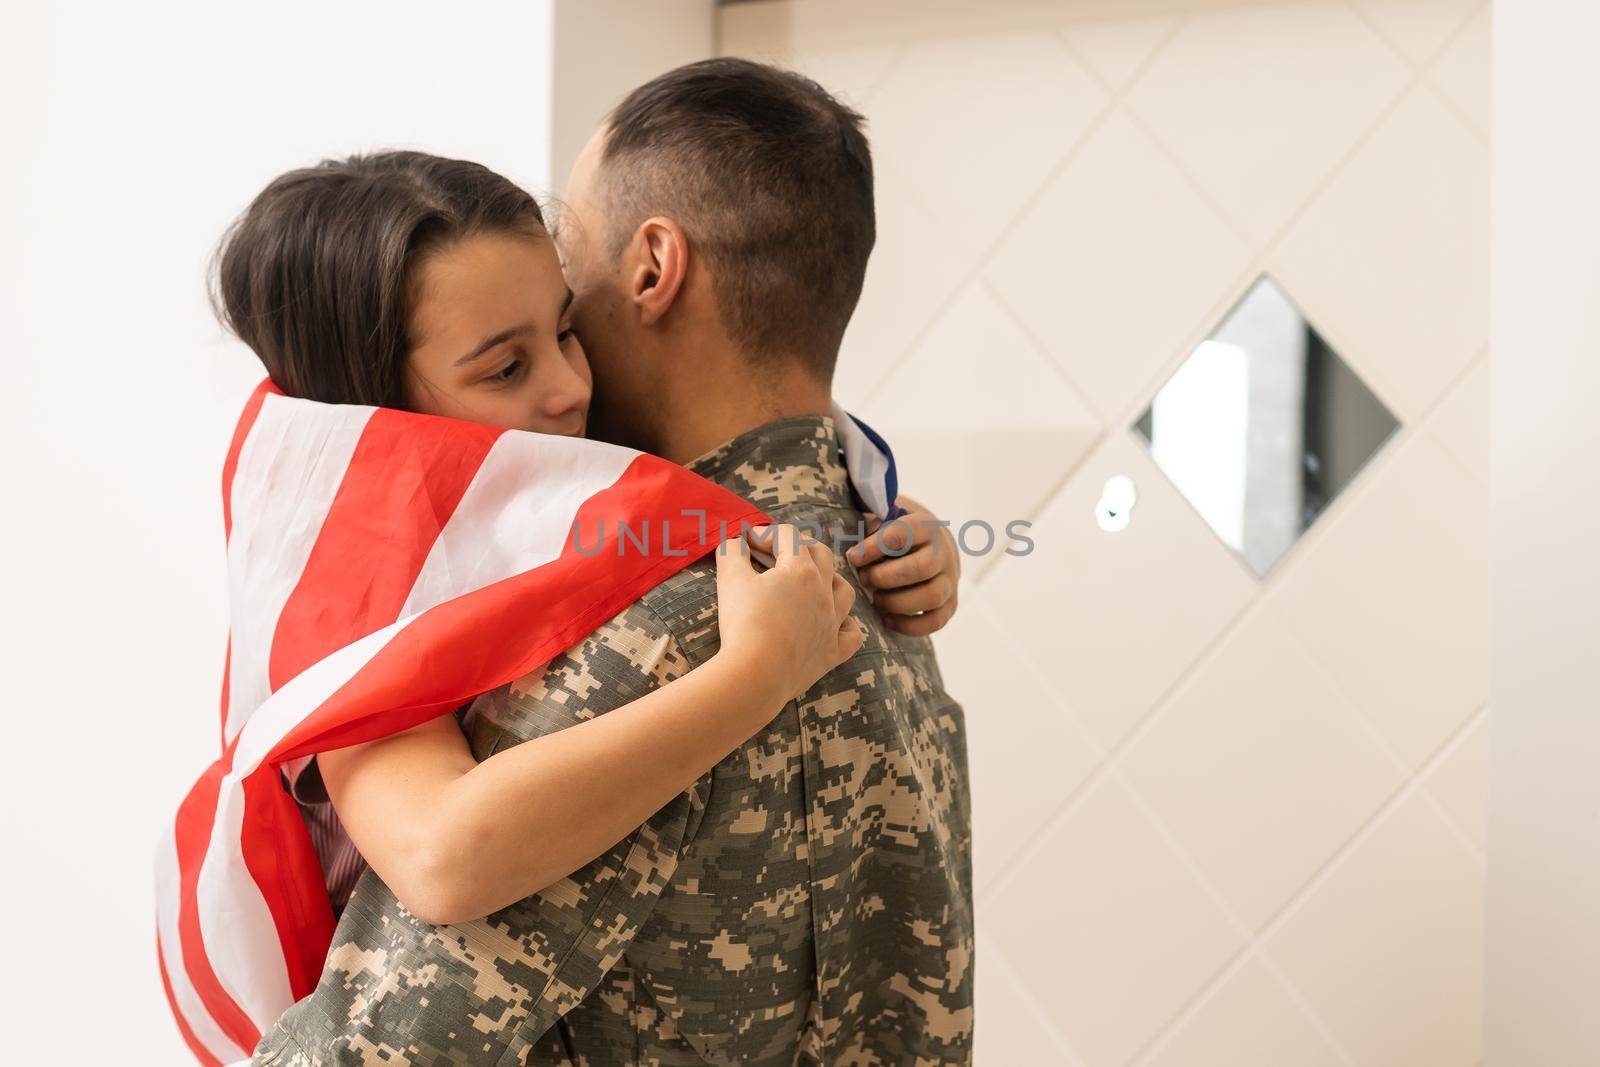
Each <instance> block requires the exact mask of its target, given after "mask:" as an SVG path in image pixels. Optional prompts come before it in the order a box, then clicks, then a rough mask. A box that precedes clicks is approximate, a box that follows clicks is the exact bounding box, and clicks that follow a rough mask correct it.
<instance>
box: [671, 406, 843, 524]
mask: <svg viewBox="0 0 1600 1067" xmlns="http://www.w3.org/2000/svg"><path fill="white" fill-rule="evenodd" d="M687 466H688V468H689V469H690V470H692V471H694V472H695V473H696V474H698V475H700V476H702V477H704V478H707V479H709V480H710V481H713V482H716V483H717V484H718V485H721V486H724V487H726V488H728V489H731V490H733V491H734V492H735V493H738V494H739V495H740V496H742V497H744V498H745V499H746V500H748V501H750V502H751V503H752V504H754V505H756V506H757V507H759V508H761V509H762V510H763V511H772V510H773V509H775V508H782V507H787V506H788V505H791V504H799V503H807V504H821V505H826V506H832V507H843V508H855V507H856V506H857V505H856V503H855V498H854V496H853V495H852V492H851V489H850V477H849V474H848V473H847V472H846V470H845V466H844V457H843V456H842V454H841V453H840V450H839V438H838V435H837V434H836V433H835V432H834V428H833V419H831V418H830V417H828V416H827V415H798V416H795V417H794V418H790V419H780V420H779V421H777V422H769V423H767V424H766V425H765V426H759V427H757V428H756V429H754V430H750V431H748V432H746V433H742V434H740V435H739V436H738V437H735V438H734V439H733V440H731V441H729V442H727V443H726V444H723V445H721V446H719V447H717V448H714V449H712V450H711V451H710V452H707V453H706V454H705V455H703V456H701V457H700V458H698V459H696V460H693V461H691V462H690V463H689V464H687Z"/></svg>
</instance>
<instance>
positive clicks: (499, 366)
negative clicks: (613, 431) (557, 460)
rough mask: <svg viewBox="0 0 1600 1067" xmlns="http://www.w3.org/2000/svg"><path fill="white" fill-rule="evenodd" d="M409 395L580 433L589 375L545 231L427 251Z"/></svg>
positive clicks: (545, 429)
mask: <svg viewBox="0 0 1600 1067" xmlns="http://www.w3.org/2000/svg"><path fill="white" fill-rule="evenodd" d="M412 283H413V284H412V289H411V294H412V295H411V320H410V334H411V337H412V339H413V344H412V349H411V354H410V356H409V357H407V359H406V366H405V373H404V401H405V406H406V408H407V409H408V410H411V411H419V412H422V413H424V414H428V415H444V416H447V417H449V418H453V419H466V420H468V421H471V422H482V423H488V424H489V425H492V426H504V427H507V428H509V429H513V430H533V431H536V432H538V433H553V434H562V435H564V436H569V437H577V436H581V435H582V434H583V432H584V427H585V425H586V423H587V421H588V414H589V394H590V391H591V385H592V380H591V378H590V375H589V361H588V359H586V358H585V357H584V354H583V347H582V346H581V345H579V344H578V340H577V338H576V337H574V336H573V334H572V324H571V322H570V320H569V314H570V306H571V303H572V291H571V290H570V289H568V288H567V283H566V279H565V278H563V277H562V274H561V261H560V259H559V258H558V257H557V255H556V250H555V245H554V244H553V243H552V242H551V241H550V239H549V238H548V237H532V236H524V235H519V234H510V233H491V234H479V235H475V236H472V237H466V238H463V239H461V240H459V241H455V242H453V243H451V244H449V245H447V246H445V247H444V248H442V249H440V250H438V251H436V252H434V253H432V254H429V255H427V256H425V257H424V258H423V259H422V261H421V263H420V264H419V265H418V267H417V269H416V274H415V276H414V278H413V279H412Z"/></svg>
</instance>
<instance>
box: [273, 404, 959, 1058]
mask: <svg viewBox="0 0 1600 1067" xmlns="http://www.w3.org/2000/svg"><path fill="white" fill-rule="evenodd" d="M837 447H838V446H837V440H836V438H835V437H834V435H833V433H832V430H831V425H830V423H829V421H828V420H826V419H823V418H820V417H809V418H799V419H789V420H785V421H783V422H780V423H774V424H772V425H769V426H767V427H763V428H762V429H760V430H756V431H753V432H751V433H749V434H745V435H743V436H741V437H740V438H738V439H736V440H735V441H733V442H730V443H729V444H728V445H726V446H724V447H723V448H722V449H719V450H718V451H717V452H716V453H713V454H712V455H710V456H707V457H704V458H703V459H701V460H699V461H697V462H696V463H694V464H692V465H691V467H692V469H695V470H697V471H699V472H700V473H702V474H704V475H705V476H706V477H708V478H710V479H711V480H712V481H716V482H719V483H720V484H723V485H725V486H727V487H729V488H731V489H733V490H734V491H735V492H738V493H740V494H741V495H744V496H746V497H747V498H749V499H750V500H752V501H753V502H754V503H756V504H757V505H759V506H761V507H762V508H763V509H764V510H766V511H767V512H768V513H769V514H771V515H773V517H774V518H777V519H779V520H780V521H786V522H794V523H797V524H800V525H801V526H802V527H806V526H810V527H811V528H812V529H814V530H818V531H820V536H822V537H823V539H825V540H826V539H828V538H830V537H832V536H833V531H835V530H839V529H843V530H845V531H847V532H849V533H854V532H855V531H856V529H857V523H858V522H859V520H860V512H859V511H858V510H856V505H855V504H854V503H853V502H852V498H851V493H850V490H849V487H848V481H847V479H846V476H845V472H844V470H843V467H842V466H841V465H840V463H839V459H838V455H837ZM685 521H694V520H693V519H686V520H685ZM713 571H714V569H713V567H712V564H711V562H710V561H702V562H700V563H697V564H695V565H693V566H691V567H689V568H687V569H686V570H684V571H683V572H681V573H680V574H679V575H677V576H675V577H673V578H672V579H669V580H668V581H667V582H664V583H663V584H662V585H660V586H658V587H657V588H656V589H654V590H652V591H651V592H650V593H649V594H647V595H646V596H645V597H644V598H642V599H641V600H640V601H639V602H638V603H636V604H634V605H632V606H631V607H630V608H629V609H628V610H627V611H625V612H623V613H622V614H621V615H619V616H617V618H615V619H613V620H612V621H611V622H610V623H608V624H607V625H606V626H605V627H603V628H602V629H601V630H599V631H597V632H596V633H595V634H594V635H592V636H591V637H590V638H589V639H588V640H586V641H585V642H584V643H583V644H582V645H581V646H580V647H579V648H576V649H574V650H573V651H572V652H570V653H568V654H567V655H566V656H563V657H561V658H560V659H558V660H556V661H555V662H553V663H552V664H551V665H550V666H549V667H548V668H547V669H546V670H545V671H543V672H538V673H536V674H535V675H533V676H530V677H529V678H527V679H523V680H521V681H519V682H517V683H513V684H512V685H510V686H507V687H505V688H503V689H501V690H497V691H496V692H494V693H491V694H486V695H485V696H484V697H482V698H480V700H479V701H478V703H477V704H476V705H475V707H474V715H473V716H472V718H471V720H470V722H471V728H470V734H471V739H472V743H473V747H474V750H475V752H476V754H477V755H478V757H479V758H480V759H481V758H486V757H487V756H488V755H490V754H492V753H493V752H494V751H496V750H498V749H500V748H504V747H506V746H508V745H512V744H516V743H519V742H521V741H523V740H528V739H531V738H534V737H538V736H541V735H543V734H548V733H551V732H554V731H555V730H559V729H562V728H564V727H566V726H570V725H572V724H574V723H575V722H578V721H582V720H583V719H586V718H589V717H591V716H593V715H597V714H603V713H604V712H606V711H609V710H612V709H613V708H616V707H620V706H622V705H623V704H626V703H628V702H629V701H631V700H634V699H637V698H638V697H639V696H641V695H643V694H644V693H645V692H648V691H649V690H650V689H652V688H655V687H656V686H658V685H660V684H664V683H665V682H666V681H670V680H671V678H674V677H677V676H679V675H681V674H683V673H685V672H686V671H688V670H689V669H692V668H693V667H694V666H697V665H699V664H700V663H703V662H704V661H705V660H706V659H708V658H709V657H710V656H711V655H712V654H713V653H714V652H715V651H716V648H717V627H716V588H715V582H714V577H713ZM856 617H857V619H858V621H859V622H860V623H861V624H862V628H863V631H864V633H865V636H866V641H865V644H864V646H863V648H862V649H861V651H860V652H859V653H857V654H856V655H855V656H854V657H852V658H851V659H850V660H849V661H848V662H846V663H845V664H843V665H842V666H840V667H839V668H838V669H836V670H835V671H833V672H832V673H830V674H829V675H828V676H826V677H824V678H823V679H822V680H821V681H819V682H818V683H817V684H816V685H815V686H813V687H812V689H810V690H809V691H808V692H807V693H806V694H804V695H803V696H802V697H801V698H800V699H799V700H797V701H793V702H791V703H790V704H789V705H787V706H786V707H785V708H784V709H783V711H782V712H780V713H779V715H778V716H777V717H776V718H774V719H773V720H772V721H771V722H770V723H768V724H767V726H765V727H764V728H763V729H762V730H760V731H758V732H757V733H756V735H755V736H753V737H752V738H751V739H750V740H749V741H748V742H746V743H745V744H744V745H743V746H742V747H741V748H740V749H739V750H737V751H735V752H734V753H733V754H731V755H730V756H729V757H728V758H727V759H725V760H723V761H722V762H721V763H720V764H719V765H718V766H717V767H716V768H715V769H714V770H713V771H712V773H711V774H710V775H708V776H706V777H704V778H702V779H701V780H700V782H699V783H697V785H696V786H695V788H694V789H692V790H691V791H690V792H689V793H687V794H685V795H683V796H682V797H680V798H678V800H676V801H674V802H673V803H671V804H669V805H667V806H666V807H664V808H663V809H662V810H661V811H660V812H658V813H657V814H656V815H655V816H654V817H652V819H651V820H650V822H649V823H647V824H646V825H645V826H643V827H641V828H640V829H639V831H637V832H636V833H635V834H633V835H631V836H630V837H629V838H627V839H625V840H624V841H622V842H619V843H618V845H617V846H616V847H615V848H613V849H612V850H611V851H610V852H608V853H607V854H606V855H605V856H602V857H600V858H599V859H597V860H596V861H595V862H594V863H592V864H590V865H589V867H587V868H585V869H584V870H583V871H580V872H578V873H576V874H575V875H574V876H572V877H571V878H568V879H566V880H564V881H562V882H560V883H558V884H557V885H555V886H552V887H550V889H548V890H546V891H545V892H544V893H542V894H539V895H538V896H536V897H532V898H529V899H528V900H526V901H523V902H520V903H518V904H516V905H513V906H512V907H510V908H507V909H505V910H503V911H501V912H497V913H496V914H495V915H492V916H489V917H488V918H487V919H484V920H480V921H479V922H476V923H467V924H461V925H459V926H454V927H440V928H433V927H428V926H426V925H424V924H421V923H418V922H417V921H416V920H415V919H414V918H413V917H411V916H410V915H409V914H407V913H406V912H405V911H404V909H403V908H401V907H400V906H399V905H398V903H396V902H395V901H394V898H393V897H392V895H390V894H389V893H388V891H387V889H386V888H385V887H384V886H383V885H382V883H381V882H379V881H378V880H377V879H376V878H375V877H373V876H371V875H370V874H369V875H368V876H367V878H366V879H364V880H363V883H362V885H361V886H360V887H359V888H358V890H357V893H356V896H355V898H354V899H353V900H352V902H351V904H350V907H349V908H348V909H347V911H346V914H345V916H344V918H343V920H342V922H341V924H340V928H339V931H338V934H337V935H336V937H335V941H334V949H333V951H332V953H331V954H330V965H329V970H328V972H327V973H325V975H324V978H323V981H322V983H321V985H320V986H319V987H318V989H317V991H316V993H314V994H313V995H312V996H311V997H310V998H308V999H307V1000H306V1001H303V1002H302V1003H301V1004H300V1005H297V1006H296V1007H295V1009H293V1011H292V1012H291V1013H290V1016H289V1017H287V1018H286V1021H285V1023H284V1024H282V1025H281V1026H280V1027H279V1029H278V1030H276V1031H274V1034H272V1035H269V1037H268V1039H267V1041H266V1042H264V1044H263V1053H264V1054H263V1055H262V1056H261V1057H260V1058H259V1060H258V1062H264V1063H279V1062H281V1063H294V1062H334V1063H339V1062H365V1059H364V1057H365V1056H366V1055H369V1054H373V1053H375V1052H376V1051H377V1050H379V1049H382V1050H383V1051H385V1052H386V1053H388V1054H389V1056H391V1057H392V1058H389V1059H385V1060H384V1061H383V1062H386V1063H406V1062H410V1063H418V1064H432V1063H446V1062H448V1063H529V1064H544V1063H570V1064H584V1065H586V1067H606V1065H611V1064H635V1063H649V1064H660V1065H663V1067H671V1065H677V1064H694V1065H700V1064H723V1063H756V1064H774V1065H776V1064H783V1065H789V1064H796V1063H799V1064H806V1063H827V1064H835V1063H841V1064H848V1063H912V1062H915V1063H919V1064H941V1063H967V1062H969V1060H970V1056H971V1040H972V989H973V973H972V908H971V889H970V885H971V881H970V837H969V827H970V818H969V806H968V795H967V776H966V753H965V741H964V728H963V723H962V712H961V709H960V708H959V707H958V706H957V705H956V704H955V703H954V702H953V701H951V700H950V699H949V697H948V696H946V694H945V693H944V691H943V686H942V682H941V680H940V676H939V671H938V667H937V665H936V663H935V661H934V658H933V652H932V646H931V644H930V643H929V642H928V641H927V640H926V639H920V638H906V637H902V636H899V635H895V634H893V633H892V632H890V631H886V630H885V629H884V628H883V627H882V625H881V623H880V621H879V619H878V617H877V615H876V613H875V612H874V610H873V609H872V607H871V605H870V603H869V602H868V601H867V600H866V598H865V597H864V596H863V597H861V598H860V599H859V601H858V610H857V612H856ZM530 847H537V843H536V842H534V843H530ZM296 1045H298V1046H299V1047H298V1049H297V1048H295V1046H296ZM324 1049H327V1050H330V1051H329V1052H328V1053H324V1052H323V1051H322V1050H324ZM268 1050H271V1051H270V1052H269V1051H268ZM273 1054H277V1055H278V1056H280V1057H281V1058H272V1057H273Z"/></svg>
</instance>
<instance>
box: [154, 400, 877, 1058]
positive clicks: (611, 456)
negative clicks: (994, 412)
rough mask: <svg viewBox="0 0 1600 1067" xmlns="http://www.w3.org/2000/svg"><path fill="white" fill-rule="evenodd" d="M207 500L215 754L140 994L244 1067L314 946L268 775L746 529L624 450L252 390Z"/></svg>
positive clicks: (520, 656) (433, 703)
mask: <svg viewBox="0 0 1600 1067" xmlns="http://www.w3.org/2000/svg"><path fill="white" fill-rule="evenodd" d="M833 414H834V418H835V424H836V429H837V430H838V433H839V436H840V441H841V445H842V448H843V450H844V452H845V457H846V460H847V465H848V466H849V468H850V470H851V475H852V480H853V481H854V482H855V484H856V486H857V489H858V492H860V493H861V495H862V497H863V499H864V500H865V501H866V502H867V504H868V506H869V507H871V508H872V509H873V510H875V511H876V512H877V513H878V514H880V515H889V516H891V517H892V515H893V514H894V513H893V512H892V511H891V510H889V509H890V508H892V506H893V501H894V499H895V490H896V487H895V485H894V478H895V473H894V463H893V459H892V457H891V456H890V455H889V451H888V447H887V446H886V445H884V444H883V441H882V439H881V438H879V437H878V436H877V435H876V434H874V433H872V432H871V431H870V430H869V429H867V428H866V427H865V425H864V424H862V423H860V422H859V421H858V420H855V419H854V418H852V417H851V416H849V415H848V414H846V413H845V412H843V411H842V410H839V409H837V408H835V410H834V412H833ZM222 506H223V525H224V530H225V532H226V537H227V561H228V581H229V600H230V631H229V639H228V653H227V657H226V660H225V666H224V670H223V685H222V716H221V718H222V724H221V755H220V756H219V757H218V758H217V759H216V761H215V762H213V763H212V764H211V766H210V767H208V768H207V769H206V771H205V773H204V774H202V775H201V776H200V778H199V780H198V781H197V782H196V783H195V785H194V787H193V788H192V789H191V790H190V791H189V793H188V795H187V796H186V797H185V798H184V800H183V802H182V804H181V805H180V807H179V809H178V812H177V815H176V818H175V819H174V820H173V822H172V824H171V825H170V826H169V828H168V831H167V833H166V835H165V838H164V841H163V843H162V846H161V849H160V851H159V853H158V856H157V863H156V867H157V887H156V888H157V954H158V961H159V966H160V970H161V977H162V982H163V985H164V986H165V989H166V994H167V999H168V1001H169V1003H170V1004H171V1006H172V1010H173V1013H174V1015H175V1016H176V1018H177V1023H178V1028H179V1030H180V1031H181V1033H182V1035H183V1038H184V1040H185V1041H186V1042H187V1043H188V1045H189V1047H190V1049H191V1050H193V1052H194V1054H195V1055H196V1056H197V1057H198V1058H199V1060H200V1062H201V1063H203V1064H207V1065H208V1067H209V1065H220V1064H223V1063H230V1062H233V1061H237V1060H240V1059H242V1058H245V1057H248V1056H249V1054H250V1052H251V1050H252V1049H253V1048H254V1047H255V1045H256V1044H257V1042H258V1041H259V1040H260V1037H261V1034H262V1033H263V1031H264V1030H266V1029H267V1028H269V1027H270V1026H271V1025H272V1024H273V1023H274V1022H275V1021H276V1020H277V1018H278V1017H279V1016H280V1015H281V1014H282V1013H283V1011H284V1010H285V1009H287V1008H288V1007H289V1005H290V1004H292V1003H293V1002H294V1001H295V1000H297V999H299V998H300V997H303V996H305V995H306V994H308V993H309V992H311V990H312V989H313V988H314V987H315V985H316V982H317V979H318V976H319V975H320V973H321V971H322V965H323V959H324V957H325V955H326V953H327V949H328V945H329V943H330V941H331V939H332V935H333V925H334V917H333V910H332V906H331V904H330V901H329V898H328V890H327V887H326V884H325V881H324V872H323V871H322V869H321V866H320V864H319V862H318V858H317V854H316V851H315V849H314V847H313V844H312V840H311V837H310V834H309V832H308V830H307V826H306V824H305V821H304V819H303V818H302V815H301V812H300V809H299V807H298V806H297V805H296V803H295V802H294V800H293V799H292V798H291V797H290V795H289V794H288V793H287V792H286V791H285V789H284V788H283V781H282V778H281V776H280V768H282V767H283V766H284V765H285V764H289V763H292V762H293V761H297V760H300V761H303V758H304V757H306V756H309V755H311V754H313V753H316V752H319V751H326V750H328V749H332V748H338V747H341V746H344V745H349V744H355V743H358V742H361V741H368V740H373V739H375V738H378V737H383V736H387V735H389V734H392V733H397V732H399V731H401V730H405V729H409V728H410V727H412V726H415V725H417V724H419V723H422V722H424V721H427V720H428V719H430V718H433V717H435V716H437V715H440V714H442V713H445V712H447V711H449V710H451V709H453V708H456V707H459V706H460V705H462V704H463V703H465V702H467V701H469V700H471V699H472V698H473V697H474V696H476V695H478V694H480V693H484V692H487V691H489V690H491V689H494V688H496V687H498V686H500V685H503V684H505V683H506V682H509V681H511V680H513V679H515V678H518V677H521V676H522V675H524V674H526V673H528V672H529V671H531V670H533V669H534V668H536V667H538V666H541V665H542V664H544V663H546V662H548V661H549V660H550V659H551V658H553V657H554V656H556V655H557V654H559V653H561V652H563V651H565V650H566V649H567V648H570V647H571V646H572V645H574V644H576V643H577V642H578V641H579V640H580V639H582V638H583V637H584V636H585V635H587V634H589V633H590V632H592V631H593V630H594V629H596V628H597V627H598V626H599V625H600V624H601V623H602V622H604V621H605V620H606V619H608V618H610V617H611V616H613V615H615V614H616V613H617V612H618V611H620V610H621V609H622V608H623V607H625V606H626V605H628V604H629V603H631V602H632V601H634V600H636V599H638V598H639V596H641V595H642V594H643V593H644V592H646V591H647V590H648V589H650V588H651V587H652V586H654V585H656V584H657V583H659V582H660V581H662V580H663V579H665V578H666V577H668V576H669V575H671V574H673V573H675V572H676V571H678V570H679V569H681V568H683V567H685V566H687V565H688V564H689V563H690V562H692V561H693V560H695V559H697V558H699V557H701V556H703V555H704V554H705V553H706V552H708V551H710V550H712V549H714V548H715V547H716V545H717V544H718V543H719V541H720V540H721V538H722V537H723V536H726V535H727V533H728V532H734V531H737V529H738V528H739V525H740V524H741V523H748V524H749V525H752V526H754V525H760V524H763V523H765V522H767V521H768V519H767V517H766V516H765V515H763V514H762V513H761V512H760V511H759V510H757V509H755V508H754V507H752V506H751V505H750V504H749V503H747V502H746V501H744V500H741V499H740V498H738V497H737V496H735V495H734V494H732V493H729V492H727V491H726V490H724V489H722V488H720V487H718V486H716V485H713V484H712V483H710V482H708V481H706V480H705V479H703V478H700V477H698V476H696V475H694V474H691V473H689V472H688V471H686V470H685V469H683V468H682V467H679V466H677V465H676V464H672V463H668V462H666V461H665V460H661V459H658V458H656V457H653V456H649V455H645V454H643V453H639V452H636V451H633V450H631V449H626V448H620V447H617V446H614V445H608V444H604V443H601V442H597V441H589V440H584V439H581V438H567V437H555V436H550V435H545V434H535V433H528V432H525V431H520V430H506V429H500V428H496V427H492V426H484V425H480V424H477V423H469V422H462V421H458V420H454V419H445V418H438V417H435V416H430V415H421V414H416V413H411V412H404V411H399V410H395V409H391V408H379V407H368V406H357V405H346V404H323V403H317V402H315V401H310V400H302V399H296V398H292V397H289V396H286V395H285V394H284V393H283V392H282V390H280V389H278V388H277V387H276V386H275V385H274V384H273V383H272V381H271V379H267V380H265V381H263V382H262V383H261V384H260V385H259V386H257V387H256V389H255V391H254V392H253V393H252V394H251V396H250V399H249V401H248V402H247V403H246V405H245V408H244V412H243V414H242V415H241V416H240V419H239V425H238V428H237V429H236V430H235V432H234V436H233V440H232V443H231V445H230V447H229V450H228V454H227V459H226V461H225V463H224V466H223V476H222ZM702 512H703V513H704V517H703V518H702V517H701V514H700V513H702ZM623 521H625V522H627V523H628V525H629V527H630V529H632V530H634V531H637V530H639V529H641V528H643V529H646V530H649V531H650V534H649V536H652V537H654V538H656V541H655V543H654V544H653V545H651V548H652V549H653V551H640V550H638V548H637V542H636V539H630V541H629V543H628V544H627V545H624V544H622V541H621V539H620V537H619V535H618V531H619V528H620V527H619V524H620V523H621V522H623ZM580 539H581V542H580ZM597 546H598V549H597ZM680 553H681V554H680Z"/></svg>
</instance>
